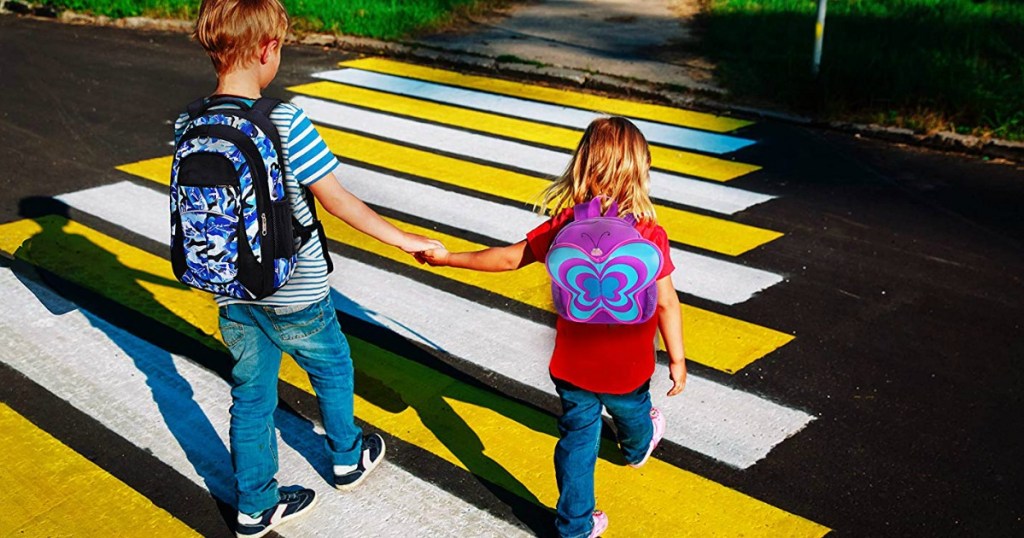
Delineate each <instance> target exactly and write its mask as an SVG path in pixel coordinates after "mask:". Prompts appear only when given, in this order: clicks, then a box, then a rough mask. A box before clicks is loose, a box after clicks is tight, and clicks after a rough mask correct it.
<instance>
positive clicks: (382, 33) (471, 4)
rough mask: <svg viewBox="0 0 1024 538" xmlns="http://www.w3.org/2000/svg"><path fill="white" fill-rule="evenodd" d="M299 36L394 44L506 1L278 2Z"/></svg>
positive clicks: (49, 1)
mask: <svg viewBox="0 0 1024 538" xmlns="http://www.w3.org/2000/svg"><path fill="white" fill-rule="evenodd" d="M44 3H45V4H46V5H48V6H51V7H54V8H55V9H57V10H64V9H68V10H72V11H76V12H79V13H91V14H93V15H106V16H109V17H135V16H150V17H170V18H178V19H194V18H195V16H196V13H197V12H198V10H199V3H200V2H199V0H44ZM282 3H283V4H284V6H285V8H286V9H287V10H288V14H289V16H290V17H291V19H292V22H293V25H292V26H293V28H295V29H296V30H298V31H300V32H303V31H304V32H339V33H343V34H349V35H358V36H365V37H374V38H378V39H396V38H402V37H408V36H410V35H414V34H416V33H418V32H425V31H430V30H436V29H439V28H443V27H445V26H447V25H449V24H451V23H452V22H453V21H454V20H457V19H458V18H459V17H463V16H466V15H472V14H477V13H482V12H485V11H487V10H488V9H491V8H494V7H501V6H505V5H508V4H510V3H511V0H282Z"/></svg>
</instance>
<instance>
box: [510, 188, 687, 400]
mask: <svg viewBox="0 0 1024 538" xmlns="http://www.w3.org/2000/svg"><path fill="white" fill-rule="evenodd" d="M571 221H572V208H568V209H566V210H565V211H563V212H561V213H560V214H558V215H555V216H554V217H552V218H551V219H549V220H548V221H547V222H545V223H544V224H541V225H540V226H538V227H536V228H534V229H533V230H531V231H530V232H529V233H528V234H526V244H527V246H528V247H529V248H530V251H531V252H533V256H534V257H535V258H536V259H537V260H540V261H541V262H543V261H544V259H545V258H546V257H547V254H548V249H549V248H550V247H551V242H552V241H553V240H554V239H555V235H556V234H557V233H558V232H559V231H560V230H561V229H562V227H563V226H565V225H566V224H567V223H569V222H571ZM636 230H637V231H638V232H640V235H641V236H643V237H644V238H645V239H647V240H648V241H651V242H652V243H654V244H655V245H657V246H658V248H659V249H661V255H662V257H663V258H664V264H663V266H662V268H661V272H660V273H659V274H658V279H659V280H660V279H661V278H663V277H665V276H666V275H670V274H672V271H673V270H674V269H675V266H674V265H672V258H671V257H670V256H669V248H668V234H666V233H665V229H664V228H662V227H661V226H659V225H658V224H657V223H655V222H653V221H643V222H640V223H639V224H637V225H636ZM657 328H658V316H657V315H655V316H653V317H652V318H651V319H649V320H647V321H646V322H644V323H638V324H635V325H612V324H598V323H575V322H572V321H567V320H564V319H562V318H561V317H559V318H558V321H557V322H556V323H555V350H554V352H553V353H552V355H551V365H550V366H549V368H550V370H551V376H552V377H554V378H555V379H559V380H562V381H566V382H568V383H570V384H572V385H575V386H577V387H579V388H581V389H584V390H589V391H591V392H599V393H604V394H625V393H627V392H630V391H632V390H636V388H637V387H639V386H640V385H642V384H643V383H645V382H646V381H647V380H649V379H650V378H651V376H652V375H654V353H655V349H654V334H655V331H656V330H657Z"/></svg>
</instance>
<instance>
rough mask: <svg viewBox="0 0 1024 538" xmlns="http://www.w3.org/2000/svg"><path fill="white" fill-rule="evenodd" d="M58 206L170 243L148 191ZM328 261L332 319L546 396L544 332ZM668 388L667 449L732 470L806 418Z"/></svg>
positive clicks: (88, 194) (662, 371)
mask: <svg viewBox="0 0 1024 538" xmlns="http://www.w3.org/2000/svg"><path fill="white" fill-rule="evenodd" d="M371 179H372V178H371ZM59 199H60V200H62V201H64V202H65V203H67V204H68V205H69V206H71V207H73V208H75V209H77V210H80V211H84V212H86V213H90V214H92V215H95V216H97V217H100V218H102V219H104V220H106V221H107V222H110V223H111V224H114V225H117V226H121V227H124V228H128V229H131V230H133V231H135V232H136V233H139V234H141V235H143V236H145V237H148V238H149V239H152V240H154V241H158V242H161V243H167V241H168V237H167V233H168V232H167V225H166V222H167V211H168V208H167V203H166V197H165V196H163V195H161V194H160V193H158V192H156V191H154V190H152V189H148V188H145V187H141V186H138V185H135V184H133V183H130V182H122V183H117V184H113V185H107V186H102V187H95V188H92V189H87V190H83V191H79V192H75V193H69V194H65V195H62V196H60V197H59ZM129 208H130V209H129ZM333 256H334V262H335V272H334V273H333V274H332V275H331V284H332V287H333V288H334V291H335V292H336V295H335V298H336V305H335V306H336V307H338V308H339V310H342V311H344V312H346V313H348V314H350V315H352V316H354V317H358V318H362V319H366V320H368V321H372V322H374V323H377V324H380V325H383V326H385V327H388V328H389V329H391V330H393V331H394V332H396V333H398V334H401V335H403V336H406V337H408V338H411V339H414V340H417V341H420V342H423V343H425V344H427V345H430V346H432V347H434V348H436V349H440V350H443V351H446V352H448V353H451V354H453V355H454V356H457V357H459V358H461V359H464V360H467V361H470V362H472V363H475V364H477V365H479V366H482V367H484V368H486V369H488V370H491V371H494V372H496V373H499V374H501V375H504V376H506V377H508V378H510V379H512V380H514V381H517V382H520V383H522V384H524V385H526V386H530V387H535V388H539V389H541V390H544V391H545V392H548V393H552V394H553V386H552V385H551V382H550V380H549V379H548V377H547V369H546V366H547V359H548V357H549V356H550V353H551V345H552V342H553V341H554V335H553V329H552V328H551V327H548V326H545V325H541V324H538V323H535V322H532V321H529V320H525V319H523V318H520V317H518V316H515V315H512V314H509V313H507V312H503V311H500V310H497V309H493V308H489V307H486V306H483V305H480V304H477V303H474V302H472V301H469V300H466V299H463V298H461V297H458V296H455V295H452V294H450V293H447V292H445V291H443V290H439V289H436V288H433V287H430V286H428V285H425V284H422V283H420V282H417V281H415V280H413V279H409V278H406V277H402V276H400V275H396V274H394V273H390V272H387V271H383V270H381V269H378V268H375V267H373V266H370V265H367V264H364V263H361V262H356V261H354V260H350V259H347V258H344V257H342V256H339V255H333ZM382 289H386V290H388V291H387V293H380V290H382ZM424 305H430V308H425V307H424ZM496 328H500V330H498V329H496ZM667 379H668V373H667V368H666V367H665V366H664V365H659V366H658V371H657V372H656V373H655V379H654V381H653V383H652V384H653V393H654V395H655V398H656V400H658V401H657V405H659V406H662V407H663V409H664V411H665V412H666V413H667V414H669V416H679V417H686V419H685V420H678V421H672V422H670V423H669V428H668V432H667V434H666V439H668V440H669V441H672V442H675V443H677V444H679V445H682V446H685V447H687V448H690V449H692V450H694V451H697V452H700V453H703V454H706V455H707V456H709V457H711V458H714V459H716V460H719V461H722V462H724V463H726V464H728V465H731V466H734V467H739V468H746V467H749V466H751V465H753V464H754V463H756V462H757V461H759V460H760V459H762V458H764V457H765V456H766V455H767V454H768V452H769V451H770V450H771V449H772V448H773V447H774V446H776V445H777V444H778V443H781V442H782V441H784V440H785V439H787V438H789V437H791V436H792V435H794V434H796V433H797V432H799V431H800V430H801V429H803V428H804V427H805V426H806V425H807V424H808V423H809V422H810V421H812V420H813V418H814V417H813V416H811V415H809V414H807V413H805V412H803V411H799V410H795V409H791V408H788V407H785V406H782V405H779V404H776V403H774V402H771V401H769V400H767V399H764V398H762V397H759V396H756V395H753V394H749V393H745V392H743V391H739V390H735V389H731V388H729V387H726V386H724V385H721V384H719V383H716V382H713V381H710V380H707V379H703V378H701V377H700V376H698V375H695V374H691V375H690V377H689V381H688V386H687V390H686V391H685V392H684V393H683V395H681V396H679V397H676V398H671V399H668V398H664V397H660V395H661V394H664V392H665V391H667V388H668V387H667Z"/></svg>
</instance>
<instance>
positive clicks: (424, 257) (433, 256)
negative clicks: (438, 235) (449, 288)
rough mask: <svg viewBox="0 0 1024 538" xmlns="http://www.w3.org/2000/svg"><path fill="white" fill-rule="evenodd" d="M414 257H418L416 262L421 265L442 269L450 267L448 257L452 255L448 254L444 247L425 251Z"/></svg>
mask: <svg viewBox="0 0 1024 538" xmlns="http://www.w3.org/2000/svg"><path fill="white" fill-rule="evenodd" d="M413 255H414V256H416V261H418V262H420V263H425V264H427V265H430V266H431V267H440V266H445V265H448V256H450V255H451V252H448V250H447V249H446V248H444V246H443V245H442V246H441V247H440V248H432V249H429V250H424V251H422V252H417V253H415V254H413Z"/></svg>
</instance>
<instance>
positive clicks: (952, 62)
mask: <svg viewBox="0 0 1024 538" xmlns="http://www.w3.org/2000/svg"><path fill="white" fill-rule="evenodd" d="M704 1H705V2H706V4H705V6H704V10H703V13H702V14H701V16H700V17H699V18H698V28H699V31H700V33H701V37H702V39H701V40H699V45H697V47H698V49H699V52H700V53H701V54H702V55H704V56H706V57H707V58H709V59H711V60H712V61H713V62H714V63H715V64H716V65H717V71H716V76H717V77H718V79H719V81H720V83H721V84H723V85H724V86H725V87H726V88H728V89H729V90H730V91H731V92H732V93H733V94H734V95H736V96H738V97H740V98H746V99H750V100H755V101H762V102H768V103H779V104H782V105H784V106H786V107H788V108H790V109H791V110H794V111H797V112H802V113H810V114H813V115H817V116H820V117H826V118H829V119H836V120H852V121H867V122H877V123H883V124H888V125H896V126H902V127H908V128H911V129H914V130H917V131H922V132H929V131H936V130H952V131H956V132H960V133H970V134H976V135H983V136H996V137H1000V138H1007V139H1011V140H1024V2H1022V1H1020V0H832V1H831V2H829V4H828V16H827V18H826V21H825V39H824V51H823V53H822V65H821V72H820V74H819V76H818V77H817V78H816V79H815V78H814V77H812V76H811V52H812V48H813V35H814V22H815V18H816V13H817V1H816V0H704Z"/></svg>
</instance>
